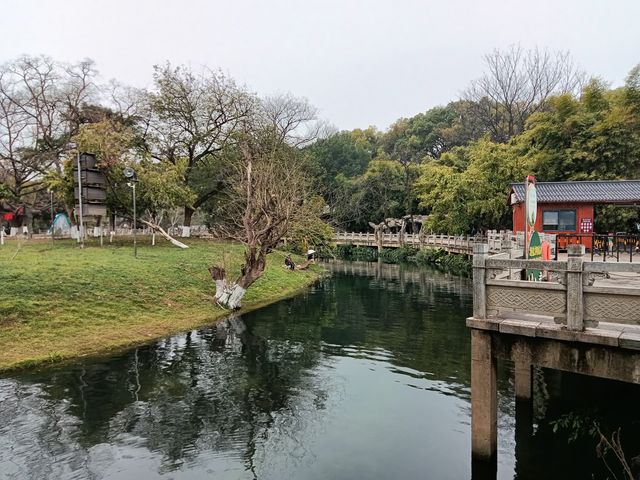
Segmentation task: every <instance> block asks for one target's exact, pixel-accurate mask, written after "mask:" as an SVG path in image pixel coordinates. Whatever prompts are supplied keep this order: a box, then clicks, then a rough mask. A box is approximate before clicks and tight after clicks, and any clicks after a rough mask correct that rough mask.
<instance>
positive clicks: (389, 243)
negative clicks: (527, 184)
mask: <svg viewBox="0 0 640 480" xmlns="http://www.w3.org/2000/svg"><path fill="white" fill-rule="evenodd" d="M541 237H542V238H541V240H542V241H545V240H546V241H548V242H549V243H550V245H552V247H553V246H555V236H554V235H548V234H541ZM336 243H337V244H338V245H346V244H352V245H357V246H370V247H376V246H381V247H400V246H402V245H409V246H412V247H415V248H442V249H444V250H448V251H451V252H457V253H473V246H474V245H477V244H479V243H486V244H487V245H489V251H490V252H492V253H497V252H504V251H506V250H509V249H510V250H512V251H514V252H522V251H523V249H524V234H523V233H522V232H520V233H516V234H514V233H513V232H511V231H504V230H503V231H496V230H490V231H488V232H487V234H486V235H475V236H471V235H446V234H433V233H429V234H426V233H425V234H423V233H420V234H411V233H405V234H404V235H401V234H400V233H383V234H381V236H380V239H378V238H377V236H376V234H375V233H362V232H337V233H336Z"/></svg>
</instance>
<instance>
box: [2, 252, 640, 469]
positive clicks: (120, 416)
mask: <svg viewBox="0 0 640 480" xmlns="http://www.w3.org/2000/svg"><path fill="white" fill-rule="evenodd" d="M328 268H329V269H330V270H331V271H332V272H333V274H332V275H331V276H330V277H328V278H325V279H323V280H321V281H320V282H318V283H317V284H316V285H314V286H313V287H311V288H310V289H308V290H307V291H305V292H304V293H301V294H300V295H298V296H296V297H293V298H291V299H287V300H284V301H281V302H279V303H277V304H274V305H271V306H268V307H265V308H263V309H261V310H258V311H255V312H251V313H248V314H245V315H242V316H236V317H233V318H230V319H228V320H227V321H224V322H221V323H219V324H218V325H216V326H213V327H210V328H203V329H201V330H198V331H192V332H188V333H185V334H181V335H176V336H172V337H169V338H166V339H164V340H162V341H158V342H156V343H153V344H151V345H147V346H144V347H140V348H137V349H134V350H131V351H128V352H125V353H122V354H118V355H115V356H112V357H109V358H103V359H98V360H96V359H92V360H90V361H84V362H82V363H78V364H74V365H72V366H68V367H63V368H55V369H48V370H41V371H37V372H31V373H24V374H14V375H8V376H5V377H2V378H0V402H1V403H0V446H1V448H0V479H38V480H40V479H42V480H44V479H56V480H58V479H135V480H146V479H156V478H162V479H175V480H178V479H214V478H215V479H253V478H259V479H274V480H285V479H295V480H306V479H418V478H420V479H424V478H428V479H469V478H471V476H472V472H471V454H470V451H471V444H470V439H471V434H470V371H469V370H470V339H469V331H468V329H467V328H466V326H465V317H467V316H468V315H470V313H471V308H472V297H471V283H470V280H468V279H465V278H460V277H456V276H453V275H447V274H443V273H440V272H437V271H434V270H430V269H425V268H416V267H409V266H398V265H385V264H366V263H357V262H353V263H346V262H345V263H340V262H336V263H330V264H328ZM498 373H499V377H498V387H499V414H498V415H499V457H498V473H497V476H498V478H501V479H512V478H518V479H537V478H548V479H554V478H558V479H560V478H562V479H566V478H591V472H595V474H596V478H605V474H606V471H605V470H604V467H603V463H602V461H601V460H600V459H598V458H597V456H596V453H595V448H594V446H595V443H596V442H595V440H594V439H593V438H591V437H590V436H589V435H588V434H587V433H585V434H584V435H582V434H581V435H579V436H578V439H577V440H576V441H573V442H570V443H569V442H568V441H567V438H568V431H565V430H564V429H562V428H561V429H560V431H559V432H557V433H554V432H553V423H552V422H553V421H554V420H556V419H558V418H562V416H563V415H566V414H570V415H576V418H580V419H583V420H584V419H588V418H599V419H604V420H603V421H606V422H608V424H611V425H620V426H623V427H624V429H625V430H624V431H623V432H624V433H623V440H624V446H625V447H626V448H629V451H630V452H632V451H635V452H640V438H639V437H640V436H639V435H638V432H639V427H640V412H638V408H637V405H640V391H639V389H638V387H634V386H630V385H623V384H619V383H616V382H610V381H602V380H597V379H592V378H586V377H579V376H575V375H568V374H560V373H558V372H551V371H542V370H536V373H535V376H534V380H535V381H534V397H535V400H534V405H533V407H534V408H533V411H534V418H533V423H532V428H531V429H527V428H526V425H525V426H524V427H523V426H522V422H520V423H519V424H518V425H519V427H518V428H516V422H515V418H516V414H515V402H514V393H513V386H512V366H511V365H509V364H508V363H507V362H501V363H500V365H499V372H498ZM587 425H589V423H588V422H587ZM523 432H524V433H523ZM634 449H635V450H634ZM632 453H633V452H632ZM599 475H601V476H599ZM620 478H622V477H620Z"/></svg>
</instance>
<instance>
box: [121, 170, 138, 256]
mask: <svg viewBox="0 0 640 480" xmlns="http://www.w3.org/2000/svg"><path fill="white" fill-rule="evenodd" d="M122 174H123V175H124V178H126V179H127V185H128V186H130V187H131V189H132V190H133V256H134V257H136V258H137V257H138V242H137V235H136V230H137V227H138V226H137V222H136V182H137V181H138V176H137V175H136V171H135V170H134V169H133V168H131V167H127V168H125V169H124V170H123V172H122Z"/></svg>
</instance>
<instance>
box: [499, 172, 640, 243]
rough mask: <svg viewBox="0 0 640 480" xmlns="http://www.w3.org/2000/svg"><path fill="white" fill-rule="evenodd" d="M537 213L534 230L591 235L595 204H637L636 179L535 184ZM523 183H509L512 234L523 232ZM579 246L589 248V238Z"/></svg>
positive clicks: (638, 182)
mask: <svg viewBox="0 0 640 480" xmlns="http://www.w3.org/2000/svg"><path fill="white" fill-rule="evenodd" d="M536 192H537V197H538V211H537V219H536V224H535V227H534V229H535V231H537V232H545V233H573V234H591V233H593V222H594V219H593V209H594V206H595V205H621V206H633V207H636V206H638V205H640V180H611V181H609V180H597V181H587V182H537V183H536ZM524 202H525V187H524V183H513V184H511V191H510V195H509V204H510V205H511V206H512V208H513V231H514V232H523V231H524V229H525V225H524V220H525V219H524V215H525V212H524V210H525V206H524ZM582 243H583V244H585V246H586V247H587V248H590V247H591V239H589V238H584V239H583V240H582Z"/></svg>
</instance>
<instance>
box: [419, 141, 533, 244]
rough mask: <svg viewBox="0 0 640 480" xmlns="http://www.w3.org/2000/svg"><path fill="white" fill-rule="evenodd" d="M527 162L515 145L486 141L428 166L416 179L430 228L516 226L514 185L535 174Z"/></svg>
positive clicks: (468, 230) (466, 230)
mask: <svg viewBox="0 0 640 480" xmlns="http://www.w3.org/2000/svg"><path fill="white" fill-rule="evenodd" d="M529 168H530V167H529V164H528V163H527V160H526V159H524V158H523V157H521V156H520V155H518V152H517V150H516V149H515V148H514V147H512V146H509V145H505V144H497V143H494V142H491V141H490V140H487V139H483V140H479V141H477V142H473V143H471V144H470V145H469V146H467V147H459V148H456V149H454V150H453V151H451V152H448V153H445V154H443V155H442V158H441V160H440V161H439V162H437V163H431V164H426V165H425V166H423V167H422V171H421V174H420V177H419V179H418V180H417V182H416V192H417V193H418V198H419V199H420V205H421V206H422V207H423V208H425V209H427V211H428V212H429V218H428V220H427V222H426V224H425V226H426V228H428V229H430V230H433V231H437V232H447V233H451V234H462V233H474V232H479V231H484V230H487V229H494V228H496V229H497V228H506V227H508V226H510V208H509V205H508V204H507V194H508V190H509V184H510V183H512V182H518V181H521V180H522V178H524V176H525V175H526V174H527V173H528V172H529Z"/></svg>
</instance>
